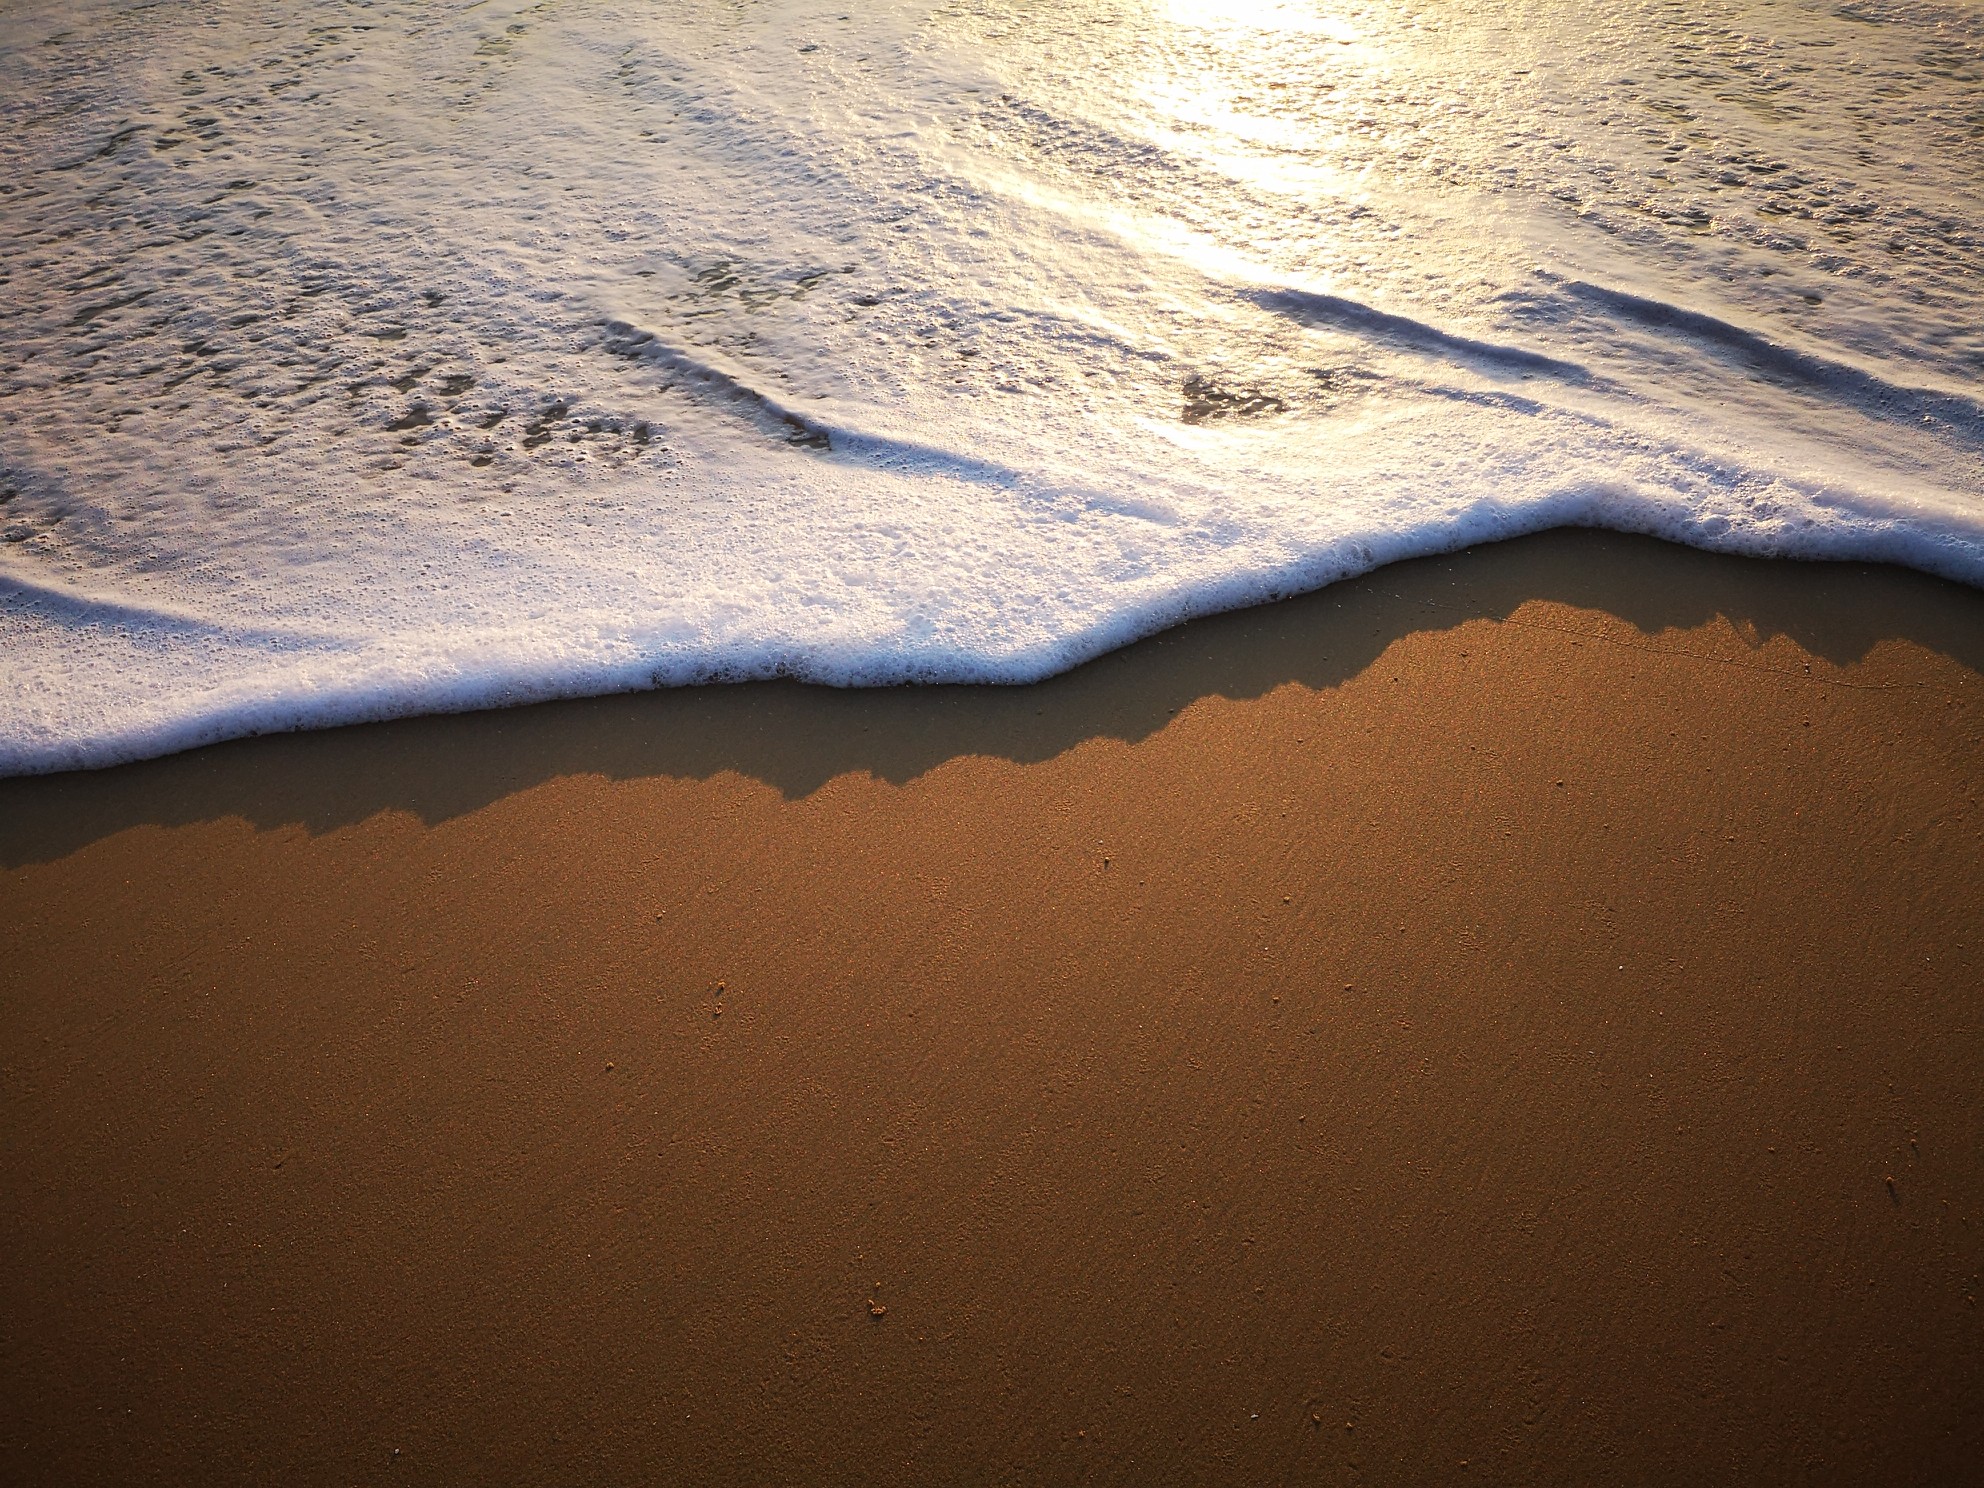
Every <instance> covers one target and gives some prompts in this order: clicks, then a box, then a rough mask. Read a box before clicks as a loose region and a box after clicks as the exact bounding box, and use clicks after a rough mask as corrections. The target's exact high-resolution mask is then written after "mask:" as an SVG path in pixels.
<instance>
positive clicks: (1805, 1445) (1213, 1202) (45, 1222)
mask: <svg viewBox="0 0 1984 1488" xmlns="http://www.w3.org/2000/svg"><path fill="white" fill-rule="evenodd" d="M1980 672H1984V596H1980V595H1979V594H1977V593H1975V592H1973V591H1969V590H1965V589H1960V588H1957V587H1955V586H1952V585H1948V584H1945V583H1942V582H1939V581H1936V580H1932V579H1928V578H1923V577H1921V576H1919V575H1914V574H1909V573H1905V572H1901V571H1899V570H1890V569H1880V568H1866V567H1849V566H1802V565H1789V564H1780V565H1771V564H1764V563H1756V562H1748V561H1742V560H1735V559H1724V558H1713V557H1708V556H1704V555H1701V554H1696V553H1691V552H1686V551H1683V550H1679V549H1675V548H1670V547H1666V546H1663V545H1660V544H1657V543H1654V542H1651V541H1649V540H1644V539H1634V538H1623V537H1611V536H1602V535H1597V534H1591V533H1560V534H1553V535H1548V536H1544V537H1540V538H1533V539H1526V540H1523V541H1520V542H1515V543H1510V544H1505V545H1502V546H1499V547H1495V548H1487V549H1481V550H1477V551H1475V552H1472V553H1468V554H1463V555H1460V556H1457V557H1454V558H1450V559H1440V560H1427V561H1423V562H1419V563H1414V564H1408V565H1402V566H1399V567H1395V568H1391V569H1387V570H1384V571H1381V572H1379V573H1377V574H1375V575H1373V576H1371V577H1369V578H1366V579H1363V580H1359V581H1356V582H1354V583H1350V584H1346V585H1341V586H1338V587H1337V588H1334V589H1331V590H1327V591H1324V592H1323V593H1320V594H1317V595H1313V596H1310V597H1308V598H1305V599H1301V600H1296V601H1291V602H1287V603H1283V604H1279V605H1275V606H1270V607H1267V608H1264V609H1260V610H1255V611H1251V612H1246V613H1242V614H1238V615H1232V616H1227V617H1223V618H1220V619H1216V620H1211V621H1206V622H1201V623H1198V624H1194V625H1191V626H1187V627H1184V628H1182V629H1180V630H1177V631H1173V632H1171V633H1169V634H1166V635H1164V636H1161V637H1158V638H1156V639H1154V640H1152V641H1149V642H1146V643H1144V644H1142V645H1139V646H1136V647H1133V648H1131V649H1130V650H1128V651H1126V652H1123V653H1120V654H1117V655H1115V656H1111V657H1108V658H1105V659H1104V660H1102V661H1100V662H1097V663H1095V664H1093V665H1091V666H1088V667H1086V668H1083V669H1081V670H1080V671H1078V672H1076V673H1073V674H1071V675H1069V676H1066V677H1064V678H1061V679H1058V680H1056V681H1054V682H1051V683H1048V684H1044V685H1041V686H1038V687H1032V688H1011V689H977V690H974V689H935V690H920V691H919V690H902V691H889V692H870V693H837V692H831V691H826V690H820V689H808V688H801V687H797V686H781V685H752V686H748V687H737V688H712V689H702V690H694V691H685V692H674V693H658V694H648V695H640V696H632V697H621V698H608V699H602V700H598V701H594V702H586V703H573V704H558V705H552V706H546V707H540V708H534V709H527V710H519V711H516V712H511V713H494V714H480V715H472V716H464V717H457V718H442V719H427V720H418V721H412V722H406V723H398V724H388V725H378V726H372V727H366V728H358V729H348V730H341V731H337V732H332V733H325V734H317V735H300V736H292V737H282V738H270V739H260V740H249V741H244V742H242V743H238V744H232V745H225V746H220V747H217V748H214V749H210V750H206V751H201V752H198V753H195V754H190V755H184V756H180V757H176V758H173V759H168V760H163V761H159V762H156V763H153V764H149V765H140V766H132V767H127V768H124V769H120V770H116V771H108V772H102V773H98V774H91V775H72V776H62V777H47V778H43V779H29V780H17V781H13V782H6V783H0V1066H4V1082H0V1086H3V1087H4V1095H3V1096H0V1099H4V1102H5V1108H4V1109H5V1118H4V1125H0V1251H3V1252H4V1255H5V1257H6V1262H5V1265H4V1268H0V1274H4V1278H5V1280H4V1283H0V1285H4V1293H0V1297H4V1315H5V1319H6V1321H5V1325H4V1335H0V1476H4V1477H5V1478H6V1479H7V1480H8V1481H11V1482H18V1483H84V1482H91V1483H118V1484H133V1483H147V1482H160V1483H195V1482H197V1483H206V1484H220V1483H237V1482H240V1483H246V1482H257V1483H273V1482H281V1483H311V1484H314V1483H324V1484H332V1483H336V1484H345V1483H367V1482H393V1481H408V1482H428V1483H463V1484H468V1483H503V1482H531V1483H601V1484H606V1483H634V1482H679V1483H717V1482H723V1483H780V1482H782V1483H814V1482H818V1483H912V1482H933V1483H938V1482H941V1483H1008V1482H1011V1483H1056V1482H1090V1481H1094V1482H1120V1483H1126V1484H1161V1483H1246V1484H1259V1483H1280V1482H1288V1483H1296V1482H1304V1483H1307V1482H1314V1483H1336V1482H1361V1483H1424V1482H1432V1481H1450V1480H1456V1479H1459V1478H1462V1477H1465V1478H1467V1479H1468V1480H1472V1479H1474V1478H1475V1477H1477V1476H1478V1477H1479V1478H1480V1479H1481V1480H1482V1481H1489V1482H1525V1483H1532V1482H1533V1483H1546V1482H1547V1483H1566V1484H1572V1483H1594V1482H1636V1483H1676V1484H1681V1483H1703V1482H1727V1483H1746V1484H1758V1483H1777V1482H1799V1483H1817V1482H1825V1483H1871V1482H1897V1483H1900V1482H1956V1481H1960V1480H1961V1479H1962V1477H1963V1475H1964V1474H1965V1473H1967V1472H1970V1471H1973V1470H1974V1468H1975V1464H1976V1463H1977V1462H1978V1461H1979V1460H1984V1310H1980V1307H1979V1302H1978V1298H1979V1294H1980V1293H1984V990H1980V989H1984V954H1980V947H1984V812H1981V811H1980V805H1979V799H1978V797H1979V792H1980V789H1984V677H1981V676H1980Z"/></svg>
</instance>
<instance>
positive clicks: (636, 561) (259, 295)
mask: <svg viewBox="0 0 1984 1488" xmlns="http://www.w3.org/2000/svg"><path fill="white" fill-rule="evenodd" d="M1747 3H1748V0H1731V6H1732V8H1733V9H1734V10H1736V11H1742V10H1744V9H1745V7H1746V5H1747ZM1794 9H1795V10H1796V17H1795V20H1796V24H1795V25H1792V24H1791V22H1790V20H1789V19H1787V15H1788V13H1786V12H1784V11H1783V8H1782V7H1781V6H1779V7H1776V8H1773V9H1771V10H1769V11H1768V12H1765V11H1763V10H1759V11H1758V13H1757V24H1756V25H1755V26H1754V27H1752V28H1751V32H1752V33H1754V35H1753V38H1752V39H1753V41H1754V43H1755V45H1754V48H1750V47H1749V44H1748V43H1746V46H1745V47H1744V48H1731V49H1726V50H1727V55H1725V54H1724V51H1723V50H1718V49H1716V48H1704V47H1703V46H1702V45H1701V33H1700V29H1699V28H1698V27H1696V26H1693V25H1692V24H1690V22H1689V21H1688V19H1687V17H1686V16H1685V15H1684V14H1683V13H1682V12H1683V11H1684V10H1685V7H1678V8H1677V7H1659V6H1645V5H1640V4H1638V3H1636V0H1593V3H1592V4H1589V5H1585V6H1581V7H1577V8H1574V9H1570V8H1563V7H1559V8H1557V9H1555V10H1553V11H1552V12H1551V14H1550V15H1549V16H1547V17H1543V16H1539V15H1536V14H1533V13H1532V11H1533V10H1534V8H1533V7H1531V8H1528V9H1525V10H1523V11H1522V12H1521V14H1520V16H1518V14H1517V11H1516V7H1515V6H1514V5H1513V4H1512V3H1504V0H1489V3H1485V4H1482V5H1478V6H1473V7H1469V8H1466V9H1464V10H1462V9H1453V10H1452V11H1451V14H1447V13H1443V16H1442V24H1441V26H1439V27H1437V28H1434V27H1426V26H1423V25H1420V24H1417V23H1415V22H1414V21H1413V18H1412V15H1411V13H1410V12H1409V11H1408V10H1397V11H1394V10H1391V9H1386V8H1384V7H1377V8H1371V7H1366V8H1365V9H1364V10H1362V11H1360V12H1359V13H1358V17H1357V18H1356V22H1355V24H1354V25H1353V24H1351V22H1350V21H1349V20H1347V19H1346V18H1345V17H1344V16H1341V15H1337V14H1335V13H1334V12H1330V13H1325V11H1324V9H1323V8H1322V7H1320V6H1319V5H1317V4H1314V3H1311V0H1288V3H1286V4H1282V5H1277V6H1269V7H1239V6H1229V7H1221V6H1203V7H1201V6H1174V5H1170V4H1160V3H1157V0H1079V3H1077V4H1073V5H1063V6H1059V7H1051V8H1042V7H1040V6H1038V5H1034V4H1031V3H1026V0H987V3H984V4H975V5H971V6H964V7H959V6H952V5H943V4H938V3H936V0H929V3H925V0H905V3H901V4H890V5H886V6H871V7H866V8H864V9H861V10H859V11H858V12H856V11H851V10H848V9H847V8H845V7H836V6H829V5H826V4H822V3H813V0H767V3H764V4H759V5H754V6H750V7H743V8H738V7H735V6H727V5H718V4H716V3H715V0H660V3H656V4H652V5H645V6H641V7H637V8H635V9H633V10H629V9H628V8H626V7H624V6H614V5H610V4H608V3H606V0H562V3H560V4H558V5H555V6H550V5H542V4H535V3H530V0H484V3H481V4H477V5H472V6H463V7H435V6H433V5H431V4H428V3H425V0H376V3H374V4H372V5H370V6H368V7H367V8H366V10H365V12H364V14H363V15H362V16H359V15H348V14H345V13H343V12H338V11H331V10H327V9H326V8H325V7H323V6H319V5H312V4H307V3H304V0H269V3H267V4H264V5H262V6H260V7H257V8H256V9H255V11H254V15H253V18H252V20H251V19H249V18H248V17H247V14H246V13H245V12H240V13H237V12H236V11H232V10H227V9H222V10H220V11H217V12H215V13H214V14H213V15H212V16H211V17H209V18H208V23H203V24H202V25H201V26H197V27H193V26H187V25H185V24H183V18H182V17H180V16H179V13H178V11H177V10H175V9H174V8H173V7H158V6H145V5H139V4H125V3H122V0H106V3H104V4H102V5H98V6H93V7H89V8H86V9H83V10H79V9H78V8H77V7H75V6H73V5H71V4H68V3H66V0H18V3H15V4H10V5H8V6H6V7H0V123H4V124H5V126H6V127H5V128H4V129H0V182H4V188H5V197H4V199H5V202H6V209H5V211H4V212H0V283H4V284H5V285H6V287H7V295H8V314H7V316H6V317H5V318H4V319H0V666H4V669H5V670H4V676H5V681H6V683H7V686H6V687H5V688H4V689H0V773H13V772H20V771H33V770H51V769H62V768H71V767H77V766H93V765H104V764H111V763H115V762H117V761H120V760H126V759H133V758H137V757H141V756H143V755H146V754H152V753H157V752H160V751H163V750H169V749H177V748H184V747H188V746H190V745H193V744H198V743H204V742H207V741H210V740H214V739H221V738H226V737H229V736H231V735H234V734H240V733H247V732H253V731H257V730H265V729H274V728H296V727H313V726H320V725H326V724H332V723H339V722H348V721H354V720H358V719H366V718H382V717H391V716H398V715H402V714H405V713H410V712H419V711H428V710H445V709H451V708H464V707H480V706H490V705H495V704H499V703H508V702H519V701H525V700H529V699H533V698H543V697H554V696H571V695H574V694H578V693H584V692H593V691H604V690H611V689H615V688H631V687H644V686H658V685H671V684H678V683H689V682H698V681H708V680H712V679H730V678H744V677H763V676H796V677H804V678H807V679H810V680H813V681H818V682H822V683H832V684H836V685H869V684H884V683H899V682H928V681H972V682H985V683H1017V682H1025V681H1030V680H1033V679H1036V678H1039V677H1042V676H1045V675H1048V674H1050V673H1052V672H1053V671H1055V670H1058V669H1061V668H1064V667H1067V666H1072V665H1074V664H1076V663H1078V662H1080V661H1082V660H1084V659H1085V658H1087V657H1090V656H1093V655H1096V654H1097V653H1098V652H1100V651H1102V650H1106V649H1108V648H1109V647H1112V646H1117V645H1122V644H1125V643H1126V642H1128V641H1131V640H1134V639H1136V638H1137V637H1138V636H1141V635H1145V634H1148V633H1150V632H1151V631H1152V630H1155V629H1157V628H1159V627H1161V626H1164V625H1167V624H1171V623H1173V622H1175V621H1177V620H1179V619H1182V618H1185V617H1188V616H1191V615H1196V614H1203V613H1206V612H1208V611H1211V610H1216V609H1220V608H1225V607H1230V606H1234V605H1239V604H1246V603H1252V602H1256V601H1259V600H1263V599H1267V598H1271V597H1274V596H1276V595H1282V594H1288V593H1291V592H1294V591H1296V590H1300V589H1303V588H1309V587H1314V586H1316V585H1321V584H1327V583H1330V582H1333V581H1334V580H1336V579H1339V578H1342V577H1345V576H1346V575H1349V574H1353V573H1358V572H1362V571H1365V570H1367V569H1369V568H1371V567H1373V566H1374V565H1377V564H1382V563H1386V562H1391V561H1395V560H1397V559H1401V558H1408V557H1412V556H1415V555H1420V554H1425V553H1431V552H1437V551H1441V550H1444V549H1450V548H1453V547H1457V546H1461V545H1465V544H1470V543H1478V542H1484V541H1490V540H1493V539H1496V538H1500V537H1508V536H1513V535H1516V534H1519V533H1524V532H1530V531H1535V530H1537V529H1538V528H1540V527H1546V526H1550V525H1556V524H1566V523H1574V524H1584V525H1595V526H1608V527H1614V528H1620V529H1625V530H1631V531H1636V532H1648V533H1655V534H1659V535H1661V536H1664V537H1668V538H1671V539H1673V540H1676V541H1680V542H1689V543H1696V544H1700V545H1702V546H1705V547H1710V548H1716V549H1720V550H1724V551H1730V552H1743V553H1752V554H1760V555H1789V556H1798V557H1806V558H1858V559H1880V560H1884V561H1892V562H1899V563H1908V564H1913V565H1915V566H1917V567H1920V568H1923V569H1927V570H1929V571H1932V572H1935V573H1939V574H1943V575H1946V576H1949V577H1952V578H1956V579H1960V580H1963V581H1965V582H1969V583H1973V584H1977V583H1984V322H1981V321H1980V320H1979V317H1978V316H1977V314H1976V289H1977V285H1978V284H1979V283H1984V190H1980V187H1979V178H1978V175H1977V172H1976V171H1975V170H1974V169H1973V168H1972V167H1973V166H1974V159H1973V158H1972V157H1973V156H1974V151H1973V152H1970V154H1969V155H1966V153H1965V152H1964V151H1963V150H1962V149H1960V148H1955V147H1953V146H1952V145H1951V143H1950V142H1951V141H1952V140H1959V141H1960V140H1961V139H1963V138H1965V137H1966V135H1965V131H1966V130H1969V129H1970V128H1971V124H1972V122H1973V121H1972V120H1971V114H1972V113H1973V112H1974V100H1973V99H1972V98H1971V97H1970V95H1969V94H1968V93H1966V92H1965V89H1964V86H1963V84H1962V78H1961V76H1959V75H1958V74H1959V71H1960V69H1954V70H1953V69H1952V68H1951V67H1937V68H1929V67H1924V66H1919V65H1918V63H1919V62H1920V59H1921V57H1922V56H1924V55H1926V53H1925V52H1924V50H1923V49H1924V48H1925V47H1928V46H1930V45H1931V41H1932V39H1933V38H1941V39H1940V40H1935V41H1934V45H1936V46H1946V45H1947V42H1948V38H1949V37H1952V36H1967V35H1969V34H1971V32H1973V31H1974V30H1975V25H1974V21H1975V18H1974V16H1970V15H1969V12H1968V11H1966V10H1964V9H1963V8H1962V7H1952V6H1951V5H1947V4H1939V3H1936V0H1922V3H1920V4H1916V5H1912V6H1910V7H1909V8H1908V9H1907V11H1906V13H1905V14H1902V13H1897V14H1896V16H1895V17H1894V18H1893V19H1892V21H1891V22H1890V23H1889V24H1887V25H1884V26H1882V27H1878V28H1871V27H1866V26H1864V25H1859V24H1856V23H1855V22H1853V21H1852V20H1851V19H1850V18H1847V17H1844V16H1843V15H1841V14H1835V13H1834V12H1833V10H1831V9H1830V8H1828V7H1826V6H1806V5H1803V4H1795V5H1794ZM1518 20H1519V21H1520V24H1517V23H1516V22H1517V21H1518ZM1746 34H1749V33H1746ZM1808 48H1818V49H1819V50H1820V51H1822V52H1823V54H1824V56H1825V58H1826V60H1827V65H1826V66H1824V67H1815V66H1811V65H1808V64H1809V63H1810V61H1811V57H1813V56H1817V55H1819V52H1812V53H1811V55H1810V56H1808V55H1807V49H1808ZM1753 51H1754V52H1755V55H1752V52H1753ZM1766 54H1768V55H1766ZM1622 55H1630V56H1632V57H1634V58H1635V59H1637V60H1636V62H1635V65H1634V66H1633V67H1632V68H1631V69H1622V68H1621V67H1620V66H1619V65H1618V64H1617V61H1616V59H1617V58H1618V57H1619V56H1622ZM1841 63H1851V64H1852V65H1850V66H1844V65H1837V64H1841ZM1759 67H1762V68H1764V71H1765V72H1767V73H1768V75H1769V77H1770V79H1771V82H1770V85H1769V87H1768V88H1767V89H1766V88H1762V87H1761V85H1760V84H1759V83H1758V78H1759V77H1760V76H1762V75H1763V73H1759V72H1757V70H1756V69H1757V68H1759ZM1573 75H1575V76H1577V77H1579V78H1580V79H1581V80H1582V81H1581V84H1580V88H1579V89H1578V90H1577V91H1576V92H1575V93H1574V94H1571V93H1566V92H1565V91H1564V89H1563V88H1562V86H1561V80H1562V79H1563V78H1564V77H1566V76H1573ZM1875 75H1878V76H1879V77H1881V78H1882V79H1883V80H1884V81H1883V83H1882V87H1883V89H1884V90H1886V91H1884V92H1883V94H1882V107H1881V109H1880V111H1879V113H1878V115H1876V114H1873V113H1870V112H1869V111H1868V110H1867V108H1866V107H1865V104H1866V100H1865V99H1864V98H1863V97H1861V96H1860V90H1862V89H1863V88H1864V87H1865V86H1866V84H1865V79H1866V78H1868V77H1872V76H1875ZM1904 164H1905V165H1906V166H1907V167H1908V168H1907V169H1903V168H1902V166H1903V165H1904Z"/></svg>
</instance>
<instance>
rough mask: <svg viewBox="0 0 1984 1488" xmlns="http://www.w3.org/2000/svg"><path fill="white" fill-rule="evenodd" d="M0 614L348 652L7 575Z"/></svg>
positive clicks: (312, 636) (299, 635)
mask: <svg viewBox="0 0 1984 1488" xmlns="http://www.w3.org/2000/svg"><path fill="white" fill-rule="evenodd" d="M0 611H13V612H15V613H26V614H32V615H39V616H41V617H42V618H44V619H48V620H53V621H55V622H56V623H58V624H61V625H66V626H70V627H72V628H74V627H80V626H84V625H104V624H111V625H124V626H130V627H132V628H134V629H142V630H154V631H173V632H177V633H179V634H201V635H212V636H222V637H225V638H226V639H228V640H230V641H259V642H264V643H267V644H270V645H284V646H310V647H315V648H320V649H325V650H344V649H349V645H350V643H349V642H348V641H345V640H343V639H341V638H339V637H336V636H327V635H324V634H321V633H319V632H314V631H308V630H287V629H283V628H281V627H278V626H269V625H255V626H244V625H240V624H238V623H236V622H234V621H232V620H229V621H226V622H218V621H214V620H209V619H206V618H204V617H203V616H200V615H194V614H189V613H187V612H185V611H183V610H174V609H169V608H167V607H165V606H163V605H153V604H138V603H135V602H133V601H131V600H127V599H113V598H109V597H107V596H101V595H88V594H79V593H77V592H76V591H74V590H72V589H64V588H61V587H59V586H57V585H54V584H44V583H37V582H35V581H34V580H33V579H23V578H20V577H19V576H17V575H15V574H8V573H0Z"/></svg>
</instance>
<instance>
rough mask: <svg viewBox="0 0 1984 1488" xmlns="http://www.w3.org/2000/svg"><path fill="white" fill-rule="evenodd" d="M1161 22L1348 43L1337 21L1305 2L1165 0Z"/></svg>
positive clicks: (1347, 33) (1345, 28) (1349, 33)
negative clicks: (1294, 34) (1266, 32)
mask: <svg viewBox="0 0 1984 1488" xmlns="http://www.w3.org/2000/svg"><path fill="white" fill-rule="evenodd" d="M1164 11H1165V18H1166V19H1167V20H1169V21H1170V22H1171V23H1172V24H1173V25H1175V26H1189V27H1193V28H1197V29H1202V30H1209V31H1241V32H1245V31H1282V32H1300V33H1306V34H1312V35H1322V36H1327V37H1329V38H1330V39H1332V40H1334V41H1350V40H1352V39H1354V33H1353V32H1352V31H1351V29H1350V28H1349V27H1348V26H1346V25H1344V24H1343V23H1342V22H1341V21H1338V20H1335V19H1333V18H1332V17H1330V16H1326V15H1321V14H1318V13H1317V10H1316V8H1315V7H1314V6H1313V5H1311V4H1307V3H1305V0H1165V3H1164Z"/></svg>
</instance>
